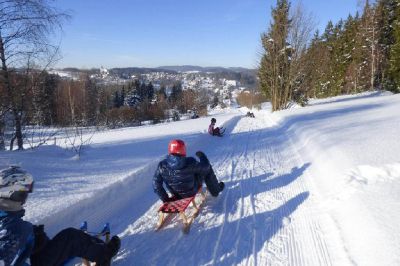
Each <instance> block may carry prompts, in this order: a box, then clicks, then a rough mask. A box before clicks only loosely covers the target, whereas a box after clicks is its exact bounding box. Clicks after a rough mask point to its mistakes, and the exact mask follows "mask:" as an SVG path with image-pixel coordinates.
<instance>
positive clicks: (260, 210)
mask: <svg viewBox="0 0 400 266" xmlns="http://www.w3.org/2000/svg"><path fill="white" fill-rule="evenodd" d="M260 117H261V116H260ZM225 125H226V126H227V132H226V136H224V137H223V138H217V137H211V136H209V135H207V134H199V136H198V140H197V141H196V142H194V143H192V145H191V146H190V147H189V148H190V149H193V150H200V149H201V150H203V151H204V152H205V153H206V154H207V155H208V157H209V159H210V161H211V162H212V165H213V168H214V170H215V172H216V175H217V177H218V178H219V179H220V180H222V181H224V182H225V184H226V186H225V187H226V189H225V190H224V192H223V193H222V194H221V195H220V196H219V197H218V198H213V197H211V196H210V195H208V197H207V202H206V204H205V206H204V208H203V209H202V210H201V212H200V215H199V216H198V217H197V218H196V220H195V221H194V223H193V224H192V227H191V230H190V233H189V234H188V235H185V234H183V233H182V230H181V223H180V221H179V220H178V219H175V218H174V219H173V220H172V221H171V223H169V224H168V225H166V226H165V227H164V228H163V229H162V230H161V231H159V232H155V230H154V229H155V226H156V223H157V219H158V217H157V209H158V207H159V206H160V201H158V200H157V198H156V196H155V194H154V193H153V192H152V187H151V177H152V175H153V173H154V170H155V168H156V165H157V161H158V160H155V162H153V163H150V164H148V165H146V166H145V167H144V168H143V169H141V170H139V171H137V172H134V173H132V174H130V176H128V177H127V178H125V179H124V180H123V181H122V182H117V183H115V184H113V185H111V186H109V187H107V188H106V189H104V193H99V194H97V195H96V197H93V198H90V199H88V200H85V202H80V203H79V207H77V208H74V207H72V208H69V209H68V210H65V211H63V212H62V213H59V214H58V215H56V216H54V217H52V218H48V219H47V220H46V221H45V222H46V225H48V229H50V230H52V231H53V232H56V231H57V230H59V228H62V227H65V226H68V225H69V226H70V225H71V224H79V223H80V221H82V217H83V216H84V217H85V218H86V220H88V222H89V225H92V226H93V227H96V228H97V227H100V226H101V224H102V223H103V222H104V221H109V222H110V223H111V226H112V231H113V233H118V234H119V236H120V237H121V238H122V248H121V250H120V252H119V254H118V256H117V257H116V259H115V262H114V263H113V265H148V264H150V265H332V264H336V263H332V261H334V262H337V263H340V265H351V264H352V263H351V260H350V259H348V256H347V255H346V252H345V250H341V249H340V248H339V249H338V248H337V247H340V246H341V245H340V242H341V240H340V239H338V236H336V235H332V234H330V235H327V236H325V235H324V232H337V231H338V230H337V229H336V228H335V224H334V223H333V222H332V221H331V220H330V219H329V218H327V217H323V216H321V211H320V210H316V208H318V206H319V205H318V202H317V201H318V200H317V198H316V196H314V195H315V192H317V188H315V187H314V186H313V183H312V182H311V179H312V176H311V175H310V174H309V173H308V171H307V170H308V168H309V166H310V163H308V162H303V161H302V159H301V157H300V156H299V154H298V151H297V150H296V148H295V146H294V145H293V144H292V142H291V139H290V138H289V137H288V136H287V134H286V132H285V130H286V129H285V128H284V127H280V126H279V125H276V124H275V123H274V122H273V121H272V120H270V118H268V117H265V118H264V119H263V118H255V119H252V118H245V117H242V116H236V117H233V118H232V119H231V120H230V121H228V122H227V123H225ZM183 139H185V138H183ZM192 153H194V152H192ZM110 199H112V200H110ZM101 202H107V204H99V203H101ZM54 225H57V227H55V226H54ZM327 226H329V230H325V229H326V227H327ZM327 241H329V243H327ZM338 243H339V244H338ZM329 247H336V248H329ZM77 262H79V260H78V261H77Z"/></svg>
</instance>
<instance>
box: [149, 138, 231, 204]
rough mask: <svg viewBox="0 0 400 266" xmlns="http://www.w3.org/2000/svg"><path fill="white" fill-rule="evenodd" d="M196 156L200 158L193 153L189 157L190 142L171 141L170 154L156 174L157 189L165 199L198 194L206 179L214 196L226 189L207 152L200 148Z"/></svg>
mask: <svg viewBox="0 0 400 266" xmlns="http://www.w3.org/2000/svg"><path fill="white" fill-rule="evenodd" d="M196 156H197V157H198V158H199V160H200V162H199V161H197V160H196V159H195V158H193V157H186V145H185V143H184V142H183V141H182V140H179V139H176V140H172V141H171V142H170V143H169V145H168V156H167V158H166V159H164V160H162V161H161V162H160V163H159V164H158V167H157V170H156V173H155V174H154V177H153V189H154V192H155V193H157V195H158V196H159V197H160V199H161V200H162V201H163V202H168V201H171V200H177V199H183V198H188V197H192V196H194V195H196V193H197V191H198V190H199V188H200V187H201V186H202V184H203V181H204V182H205V184H206V186H207V189H208V191H209V192H210V194H211V195H212V196H214V197H217V196H218V194H219V193H220V192H221V191H222V190H223V189H224V186H225V184H224V182H218V180H217V177H216V176H215V173H214V171H213V169H212V167H211V164H210V162H209V160H208V158H207V156H206V155H205V154H204V153H203V152H201V151H198V152H196ZM163 184H165V187H166V188H167V189H168V191H169V192H170V193H171V196H169V195H168V194H167V192H166V190H165V188H164V186H163Z"/></svg>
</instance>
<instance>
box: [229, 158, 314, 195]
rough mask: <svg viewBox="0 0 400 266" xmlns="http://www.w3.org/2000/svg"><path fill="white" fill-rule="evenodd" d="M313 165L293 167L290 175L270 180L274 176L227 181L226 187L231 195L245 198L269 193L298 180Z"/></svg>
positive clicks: (270, 174) (263, 175)
mask: <svg viewBox="0 0 400 266" xmlns="http://www.w3.org/2000/svg"><path fill="white" fill-rule="evenodd" d="M310 165H311V163H306V164H304V165H303V166H301V167H300V168H299V167H297V166H296V167H293V168H292V170H291V171H290V173H287V174H283V175H280V176H277V177H275V178H272V179H269V177H271V176H272V175H273V174H272V173H266V174H262V175H259V176H255V177H250V178H246V179H241V180H234V181H227V182H225V187H226V188H227V189H229V190H230V191H229V193H232V194H235V195H238V196H240V198H245V197H247V196H250V195H252V196H254V195H255V194H257V193H262V192H267V191H271V190H274V189H279V188H282V187H284V186H287V185H289V184H291V183H292V182H294V181H295V180H296V179H297V178H299V177H300V176H302V175H303V173H304V171H305V170H306V169H307V168H308V167H310Z"/></svg>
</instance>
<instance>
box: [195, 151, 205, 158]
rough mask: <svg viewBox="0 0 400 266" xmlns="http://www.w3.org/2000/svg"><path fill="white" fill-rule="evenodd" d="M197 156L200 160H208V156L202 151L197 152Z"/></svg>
mask: <svg viewBox="0 0 400 266" xmlns="http://www.w3.org/2000/svg"><path fill="white" fill-rule="evenodd" d="M196 156H197V157H199V158H200V157H206V158H207V156H206V155H205V154H204V152H202V151H197V152H196Z"/></svg>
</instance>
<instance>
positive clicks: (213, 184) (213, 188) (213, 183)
mask: <svg viewBox="0 0 400 266" xmlns="http://www.w3.org/2000/svg"><path fill="white" fill-rule="evenodd" d="M203 180H204V183H205V184H206V186H207V189H208V191H210V194H211V195H212V196H213V197H217V196H218V194H219V192H221V187H220V185H219V182H218V179H217V177H216V176H215V173H214V170H213V169H212V167H211V165H210V170H209V171H208V173H207V174H206V175H205V176H204V177H203Z"/></svg>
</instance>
